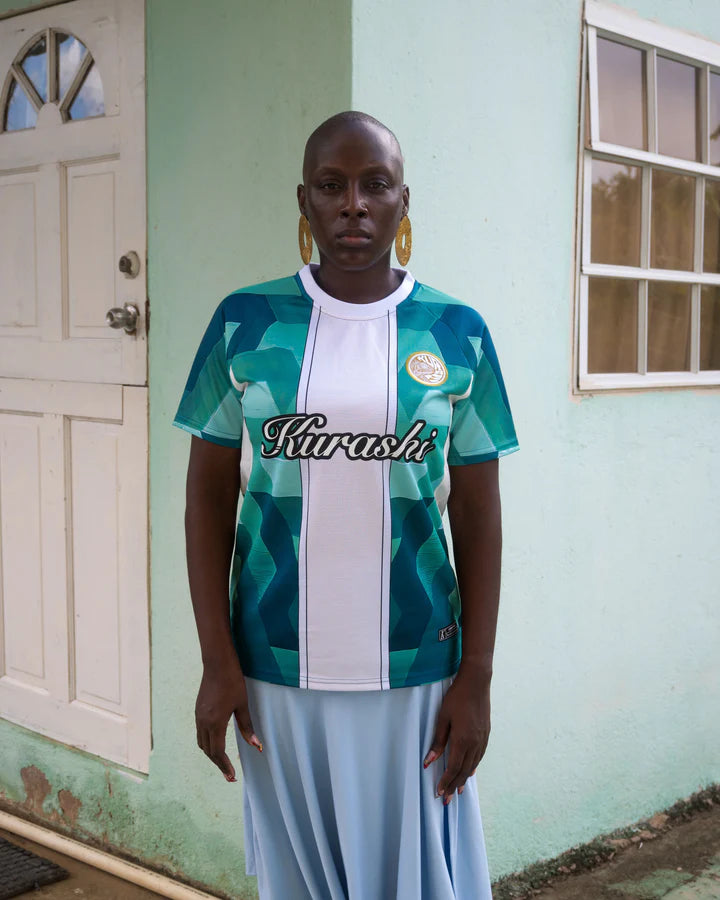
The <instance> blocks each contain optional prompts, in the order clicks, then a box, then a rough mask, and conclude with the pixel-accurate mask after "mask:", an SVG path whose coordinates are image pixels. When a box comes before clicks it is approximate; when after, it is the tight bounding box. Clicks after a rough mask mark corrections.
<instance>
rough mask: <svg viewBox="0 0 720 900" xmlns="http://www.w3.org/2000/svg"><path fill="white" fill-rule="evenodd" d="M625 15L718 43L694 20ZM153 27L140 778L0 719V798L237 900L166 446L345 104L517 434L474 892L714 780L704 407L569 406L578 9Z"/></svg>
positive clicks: (183, 0)
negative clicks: (480, 353) (400, 170)
mask: <svg viewBox="0 0 720 900" xmlns="http://www.w3.org/2000/svg"><path fill="white" fill-rule="evenodd" d="M30 5H31V4H30V3H25V4H23V3H21V2H19V0H0V13H2V12H5V11H7V10H9V9H11V8H13V9H15V8H20V7H23V6H30ZM628 5H629V4H628ZM632 8H633V9H635V10H637V12H638V13H639V14H640V15H642V16H644V17H648V18H653V17H656V18H658V19H659V20H660V21H662V22H664V23H665V24H668V25H672V26H676V27H680V28H683V29H685V30H688V31H692V32H696V33H700V34H702V35H704V36H705V37H708V38H711V39H713V40H715V41H718V42H720V19H719V18H718V16H717V5H716V0H635V2H634V3H633V4H632ZM147 13H148V15H147V58H148V70H147V75H148V204H149V208H148V223H149V228H148V235H149V247H148V265H149V277H150V282H149V293H150V302H151V309H152V324H151V331H150V398H151V401H150V403H151V412H150V416H151V418H150V438H151V460H150V488H151V510H150V512H151V526H152V538H151V555H152V569H151V592H152V698H153V752H152V756H151V762H150V774H149V776H147V777H144V776H143V777H139V776H137V775H135V774H134V773H131V772H125V771H122V770H120V769H118V768H117V767H115V766H113V765H110V764H107V763H105V762H103V761H102V760H99V759H96V758H94V757H91V756H88V755H86V754H83V753H80V752H77V751H74V750H70V749H68V748H66V747H64V746H62V745H59V744H56V743H54V742H52V741H49V740H46V739H43V738H41V737H39V736H36V735H33V734H31V733H29V732H27V731H24V730H22V729H20V728H17V727H15V726H11V725H9V724H7V723H4V722H0V746H1V747H2V764H1V766H0V789H1V790H2V797H3V800H4V802H5V803H6V804H8V805H10V806H11V807H16V808H18V809H19V810H20V811H21V812H24V813H29V814H33V815H36V816H37V817H39V818H42V819H45V820H48V821H50V822H52V823H54V824H55V825H57V827H59V828H62V829H65V830H68V831H71V832H72V833H74V834H75V835H76V836H80V837H87V838H88V839H93V840H98V841H101V842H103V843H105V844H108V845H112V846H116V847H119V848H122V849H123V850H124V851H125V852H127V853H129V854H130V855H132V856H135V857H137V858H139V859H144V860H147V861H148V862H149V863H151V864H154V865H159V866H163V867H166V868H167V869H168V870H170V871H173V872H178V873H182V874H183V875H184V876H185V877H188V878H190V879H194V880H196V881H198V882H201V883H204V884H206V885H209V886H212V887H215V888H217V889H220V890H224V891H226V892H228V893H232V895H233V896H247V897H251V896H253V890H254V888H253V886H252V881H251V880H249V879H246V878H245V876H244V861H243V850H242V817H241V813H242V808H241V787H240V785H239V784H236V785H228V784H226V783H225V782H224V780H223V779H222V777H221V776H220V775H219V774H216V773H215V772H214V771H213V769H212V767H211V765H210V764H209V763H207V762H206V761H205V760H204V758H203V757H202V755H201V753H200V751H199V750H198V749H197V748H196V746H195V740H194V723H193V706H194V698H195V691H196V687H197V683H198V680H199V675H200V658H199V652H198V648H197V646H196V638H195V633H194V625H193V622H192V614H191V608H190V603H189V598H188V592H187V586H186V577H185V563H184V554H183V537H182V517H183V507H184V469H185V465H186V460H187V446H188V444H187V439H186V437H184V436H183V435H182V434H180V433H179V432H177V431H175V430H173V429H171V428H170V421H171V419H172V415H173V413H174V410H175V405H176V403H177V399H178V397H179V393H180V391H181V389H182V385H183V383H184V379H185V377H186V374H187V370H188V367H189V364H190V360H191V356H192V353H193V352H194V349H195V346H196V344H197V341H198V339H199V335H200V333H201V329H202V328H203V327H204V325H205V323H206V322H207V320H208V318H209V316H210V314H211V312H212V310H213V309H214V307H215V305H216V303H217V302H218V301H219V300H220V299H221V298H222V297H223V296H224V295H225V294H227V293H228V292H229V291H230V290H232V289H234V288H236V287H239V286H241V285H243V284H249V283H253V282H257V281H260V280H263V279H265V278H269V277H273V276H276V275H281V274H285V273H287V272H289V271H293V270H294V269H295V268H297V267H298V265H299V258H298V257H297V251H296V245H295V239H296V238H295V235H296V223H297V207H296V202H295V186H296V184H297V182H298V180H299V179H300V161H301V155H302V147H303V143H304V140H305V137H306V136H307V134H308V133H309V132H310V131H311V130H312V128H313V127H314V125H315V124H317V123H318V122H320V121H321V120H322V119H323V118H325V117H326V116H328V115H330V114H331V113H333V112H336V111H339V110H341V109H346V108H350V107H353V108H359V109H363V110H366V111H368V112H370V113H372V114H374V115H376V116H378V117H379V118H381V119H383V120H384V121H386V122H387V123H388V124H389V125H390V126H391V127H392V128H394V130H395V131H396V133H397V135H398V137H399V138H400V141H401V143H402V145H403V149H404V151H405V156H406V159H407V172H406V176H407V181H408V183H409V184H410V187H411V210H410V214H411V218H412V221H413V229H414V244H413V259H412V263H411V268H412V271H413V273H414V274H415V275H416V277H418V278H419V279H421V280H422V281H425V282H427V283H429V284H432V285H436V286H437V287H439V288H441V289H443V290H445V291H447V292H449V293H454V294H455V295H457V296H460V297H462V298H464V299H466V300H468V301H470V302H471V303H473V304H474V305H476V306H477V307H478V308H479V309H480V310H481V311H482V313H483V314H484V316H485V317H486V319H487V321H488V323H489V325H490V327H491V329H492V331H493V335H494V338H495V342H496V345H497V347H498V352H499V354H500V358H501V361H502V364H503V370H504V373H505V376H506V381H507V386H508V391H509V395H510V399H511V403H512V406H513V412H514V414H515V417H516V422H517V426H518V433H519V437H520V441H521V448H522V452H521V453H520V454H518V455H517V456H513V457H511V458H510V459H508V460H506V461H504V462H503V464H502V466H501V469H502V486H503V497H504V521H505V572H504V584H503V600H502V613H501V619H500V627H499V635H498V648H497V655H496V666H495V671H496V675H495V679H494V692H493V701H494V724H493V734H492V737H491V742H490V748H489V750H488V753H487V756H486V759H485V761H484V762H483V764H482V766H481V768H480V770H479V773H478V776H477V777H478V781H479V785H480V794H481V798H482V805H483V814H484V820H485V828H486V836H487V841H488V854H489V857H490V861H491V868H492V873H493V876H494V877H499V876H500V875H502V874H505V873H507V872H510V871H513V870H516V869H518V868H521V867H522V866H524V865H526V864H528V863H530V862H533V861H535V860H537V859H540V858H545V857H551V856H554V855H557V854H558V853H560V852H561V851H562V850H564V849H566V848H567V847H569V846H571V845H573V844H576V843H579V842H582V841H586V840H588V839H590V838H592V837H593V836H594V835H596V834H599V833H602V832H607V831H609V830H612V829H613V828H616V827H618V826H620V825H623V824H625V823H628V822H632V821H635V820H637V819H639V818H641V817H642V816H645V815H648V814H650V813H652V812H654V811H655V810H657V809H661V808H663V807H666V806H668V805H670V804H671V803H672V802H674V801H675V800H676V799H678V798H679V797H681V796H684V795H686V794H689V793H692V792H693V791H695V790H697V789H698V788H699V787H702V786H704V785H706V784H709V783H711V782H717V781H720V756H719V755H718V753H717V747H718V746H720V717H718V716H717V710H718V708H720V662H719V661H718V653H717V648H718V646H720V613H719V612H718V599H720V588H718V581H719V579H718V554H717V535H718V533H720V503H719V502H718V500H719V498H720V465H719V464H718V463H719V460H718V450H717V447H718V446H719V445H720V394H719V393H718V392H717V391H702V392H701V391H691V390H682V391H676V392H672V391H657V392H649V393H634V394H630V393H628V394H623V395H614V396H607V395H605V396H600V395H596V396H585V397H583V398H582V399H580V398H578V397H573V396H572V393H571V370H572V366H571V359H572V315H573V290H574V261H573V254H574V246H575V234H574V227H575V224H574V223H575V198H576V168H577V139H578V138H577V135H578V97H579V76H580V47H581V13H582V8H581V3H580V2H579V0H553V2H551V3H536V2H532V3H515V4H501V5H498V4H489V3H471V2H467V0H448V2H447V3H446V4H445V5H444V7H443V9H442V14H441V13H440V8H439V7H438V5H437V4H436V3H430V2H429V0H418V2H416V3H413V4H407V3H400V2H399V0H382V2H380V0H354V2H352V3H351V2H350V0H342V2H338V0H269V2H268V0H265V2H261V0H248V2H245V3H242V4H238V3H235V2H232V0H208V2H206V3H203V4H197V3H192V2H190V0H148V3H147Z"/></svg>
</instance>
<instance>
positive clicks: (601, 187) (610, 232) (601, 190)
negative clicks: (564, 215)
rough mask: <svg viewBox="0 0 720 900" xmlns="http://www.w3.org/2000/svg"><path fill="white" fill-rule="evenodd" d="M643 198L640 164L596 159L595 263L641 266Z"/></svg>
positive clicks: (594, 182)
mask: <svg viewBox="0 0 720 900" xmlns="http://www.w3.org/2000/svg"><path fill="white" fill-rule="evenodd" d="M640 197H641V171H640V167H639V166H626V165H621V164H619V163H611V162H604V161H603V160H600V159H594V160H593V162H592V233H591V238H590V256H591V260H592V262H594V263H608V264H609V265H616V266H639V265H640Z"/></svg>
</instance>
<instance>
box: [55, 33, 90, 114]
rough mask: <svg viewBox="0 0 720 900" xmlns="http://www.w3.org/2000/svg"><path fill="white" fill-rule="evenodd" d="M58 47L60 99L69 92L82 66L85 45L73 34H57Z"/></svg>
mask: <svg viewBox="0 0 720 900" xmlns="http://www.w3.org/2000/svg"><path fill="white" fill-rule="evenodd" d="M57 42H58V44H57V47H58V79H59V87H60V94H59V98H58V99H60V100H62V99H63V97H64V96H65V94H66V93H67V89H68V88H69V87H70V85H71V84H72V80H73V78H74V76H75V73H76V72H77V70H78V69H79V68H80V63H81V62H82V60H83V57H84V56H85V53H86V49H85V45H84V44H81V43H80V41H79V40H78V39H77V38H75V37H73V36H72V35H71V34H60V33H58V35H57Z"/></svg>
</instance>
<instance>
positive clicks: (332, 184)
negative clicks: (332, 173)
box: [320, 181, 340, 191]
mask: <svg viewBox="0 0 720 900" xmlns="http://www.w3.org/2000/svg"><path fill="white" fill-rule="evenodd" d="M339 187H340V185H339V184H338V183H337V181H324V182H323V183H322V184H321V185H320V190H322V191H335V190H337V189H338V188H339Z"/></svg>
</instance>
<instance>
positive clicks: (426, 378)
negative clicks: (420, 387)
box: [405, 350, 448, 387]
mask: <svg viewBox="0 0 720 900" xmlns="http://www.w3.org/2000/svg"><path fill="white" fill-rule="evenodd" d="M405 368H406V369H407V371H408V375H410V377H411V378H414V379H415V381H419V382H420V384H428V385H432V386H433V387H436V386H437V385H439V384H444V382H446V381H447V377H448V370H447V368H446V367H445V363H444V362H443V361H442V360H441V359H438V357H437V356H435V354H434V353H429V352H428V351H427V350H422V351H420V352H419V353H413V354H412V355H411V356H408V358H407V362H406V363H405Z"/></svg>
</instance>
